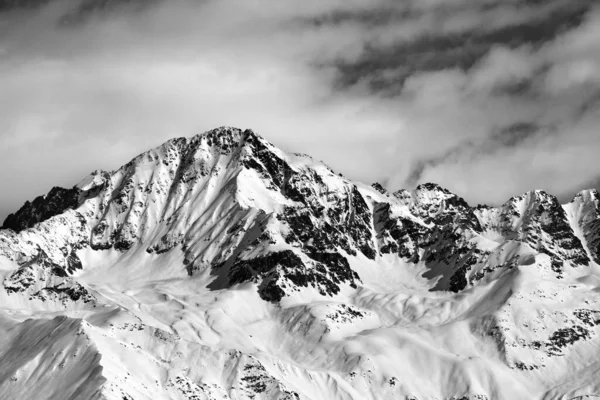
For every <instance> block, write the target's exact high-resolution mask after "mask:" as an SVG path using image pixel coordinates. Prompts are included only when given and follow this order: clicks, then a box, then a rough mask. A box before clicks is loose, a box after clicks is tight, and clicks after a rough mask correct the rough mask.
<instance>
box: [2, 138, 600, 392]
mask: <svg viewBox="0 0 600 400" xmlns="http://www.w3.org/2000/svg"><path fill="white" fill-rule="evenodd" d="M4 228H5V229H3V230H0V281H1V282H2V285H1V288H0V307H1V313H0V331H1V332H0V333H1V334H0V363H1V366H2V368H0V398H2V399H19V400H28V399H32V400H34V399H35V400H40V399H66V400H67V399H68V400H71V399H72V400H75V399H103V400H144V399H152V400H157V399H178V400H183V399H256V400H259V399H269V400H275V399H287V400H297V399H311V400H312V399H325V400H332V399H340V400H346V399H347V400H362V399H392V398H393V399H419V400H426V399H439V400H447V399H473V400H474V399H477V400H483V399H489V400H492V399H511V400H512V399H527V400H531V399H586V398H589V399H592V398H594V397H595V396H600V362H599V361H598V359H599V355H600V335H599V333H600V269H599V267H598V264H597V263H598V261H600V195H599V194H598V193H597V192H596V191H585V192H582V193H580V194H578V195H577V196H576V197H575V199H574V200H573V201H572V202H571V203H569V204H567V205H561V204H559V203H558V201H557V199H556V198H555V197H553V196H551V195H549V194H547V193H545V192H542V191H532V192H529V193H526V194H524V195H522V196H519V197H515V198H512V199H510V200H509V201H508V202H507V203H506V204H504V205H503V206H501V207H498V208H491V207H485V206H478V207H477V208H473V207H470V206H469V205H468V204H467V203H466V202H465V201H464V200H463V199H462V198H460V197H458V196H456V195H455V194H453V193H450V192H448V191H447V190H445V189H443V188H441V187H439V186H437V185H435V184H424V185H421V186H419V187H418V188H417V189H416V190H415V191H412V192H408V191H404V190H399V191H397V192H395V193H393V194H391V193H388V192H386V191H385V190H384V189H383V188H382V187H381V186H380V185H377V184H376V185H373V187H369V186H365V185H362V184H358V183H354V182H351V181H350V180H348V179H346V178H344V177H343V176H341V175H338V174H336V173H335V172H333V171H332V170H331V169H330V168H328V167H327V166H326V165H324V164H322V163H320V162H316V161H314V160H313V159H311V158H310V157H308V156H304V155H292V154H286V153H284V152H283V151H281V150H279V149H277V148H275V147H274V146H273V145H271V144H270V143H268V142H266V141H265V140H264V139H263V138H261V137H260V136H258V135H256V134H255V133H254V132H252V131H250V130H246V131H242V130H239V129H235V128H226V127H223V128H219V129H215V130H213V131H210V132H207V133H205V134H202V135H198V136H195V137H193V138H189V139H185V138H180V139H173V140H171V141H169V142H167V143H165V144H164V145H162V146H160V147H158V148H156V149H153V150H150V151H148V152H146V153H144V154H141V155H140V156H138V157H136V158H135V159H133V160H132V161H130V162H129V163H127V164H125V165H124V166H123V167H121V168H120V169H118V170H117V171H113V172H106V171H96V172H94V173H92V174H91V175H90V176H88V177H86V178H84V179H83V180H82V181H81V182H80V183H79V184H77V185H76V186H75V187H73V188H71V189H63V188H54V189H53V190H52V191H51V192H50V193H48V194H47V195H46V196H42V197H39V198H37V199H35V200H34V201H32V202H27V203H26V204H25V205H24V206H23V207H22V208H21V209H20V210H19V211H17V212H16V213H14V214H12V215H10V216H9V217H8V218H7V219H6V221H5V223H4Z"/></svg>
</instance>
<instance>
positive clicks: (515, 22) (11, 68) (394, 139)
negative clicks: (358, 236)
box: [0, 0, 600, 217]
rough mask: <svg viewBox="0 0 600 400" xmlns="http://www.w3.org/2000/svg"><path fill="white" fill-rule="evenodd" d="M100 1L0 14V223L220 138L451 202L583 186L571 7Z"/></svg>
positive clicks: (584, 20) (587, 151)
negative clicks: (65, 190)
mask: <svg viewBox="0 0 600 400" xmlns="http://www.w3.org/2000/svg"><path fill="white" fill-rule="evenodd" d="M94 1H95V2H96V3H97V2H98V0H94ZM100 3H104V2H102V1H100ZM109 3H110V4H111V5H110V6H108V5H106V4H105V5H104V6H103V7H91V6H87V7H83V11H82V8H81V7H79V6H78V4H80V3H79V2H78V1H76V0H55V1H53V2H49V3H48V4H47V5H45V6H44V5H43V6H40V7H39V8H35V9H21V10H14V11H10V12H3V13H0V87H2V91H1V92H0V104H2V105H3V107H2V109H0V135H1V136H2V143H3V146H2V148H0V160H2V166H3V168H1V169H0V183H1V184H2V186H3V187H4V188H7V189H6V190H5V191H4V192H3V198H2V200H3V202H2V207H0V217H1V216H2V214H4V215H5V214H6V213H8V212H10V211H13V210H14V209H15V208H17V207H18V206H19V205H20V204H21V203H22V202H23V201H24V200H25V199H30V198H32V197H34V196H36V195H38V194H40V193H43V192H46V191H47V190H48V189H49V188H50V187H51V186H53V185H62V186H70V185H72V184H74V183H75V182H77V181H78V180H79V179H80V178H81V177H83V176H84V175H85V174H86V173H87V172H88V171H91V170H94V169H96V168H103V169H112V168H116V167H118V166H119V165H121V164H123V163H125V162H127V161H128V160H129V159H130V158H131V157H133V156H135V155H136V154H137V153H139V152H142V151H145V150H146V149H148V148H151V147H153V146H156V145H159V144H160V143H162V142H163V141H165V140H168V139H170V138H172V137H176V136H191V135H193V134H195V133H199V132H202V131H205V130H208V129H211V128H214V127H217V126H220V125H234V126H240V127H243V128H253V129H254V130H255V131H257V132H258V133H260V134H262V135H264V136H265V137H266V138H267V139H269V140H271V141H273V142H274V143H275V144H277V145H279V146H281V147H283V148H284V149H286V150H290V151H299V152H306V153H309V154H311V155H313V156H315V157H316V158H318V159H322V160H324V161H325V162H327V163H328V164H330V165H331V166H332V167H333V168H334V169H335V170H337V171H340V172H342V173H344V174H345V175H348V176H350V177H352V178H354V179H359V180H363V181H366V182H370V181H375V180H378V181H384V182H388V185H389V186H390V188H391V189H397V188H399V187H405V186H411V185H414V184H416V183H417V181H424V180H431V181H436V182H438V183H440V184H442V185H445V186H447V187H449V188H450V189H452V190H455V191H457V192H458V193H459V194H461V195H463V196H465V197H466V198H467V200H469V201H481V202H491V203H497V202H500V201H502V200H503V199H504V198H507V197H510V196H511V195H513V194H515V193H519V192H522V191H524V190H528V189H532V188H534V187H538V186H539V185H542V186H543V185H548V186H550V187H551V189H553V190H554V192H555V193H559V194H560V193H566V192H568V191H572V190H575V189H578V188H579V186H580V185H582V184H584V183H588V182H591V181H592V180H593V176H594V174H593V173H592V172H591V171H590V170H591V168H590V166H591V165H592V164H591V161H590V160H591V157H592V156H591V154H593V151H594V150H596V151H597V150H598V143H597V141H594V140H595V139H594V134H593V132H594V131H593V129H592V127H593V126H594V124H595V123H596V119H597V117H598V115H597V109H598V104H597V99H598V98H599V97H598V93H600V92H597V91H596V88H597V82H598V81H597V76H598V75H597V72H598V59H597V57H596V56H595V55H597V54H600V52H599V51H597V46H598V45H597V44H596V41H594V40H593V39H594V37H597V30H596V29H597V28H596V27H597V26H600V24H598V21H599V20H598V16H597V15H598V13H597V11H595V10H594V9H592V8H590V4H591V2H590V1H582V0H579V1H577V0H574V1H566V0H560V1H559V0H550V1H545V2H529V1H526V2H523V1H516V0H505V1H501V2H497V1H494V2H482V3H478V4H477V5H474V4H473V3H472V2H468V1H463V0H453V1H451V2H448V1H443V2H441V1H425V2H424V1H407V2H392V1H388V0H318V1H317V0H307V1H302V2H298V1H292V0H277V1H275V0H256V1H254V2H248V1H246V0H220V1H217V0H203V1H188V0H179V1H160V0H158V1H155V2H152V4H151V5H150V6H144V7H141V8H140V7H138V5H139V2H135V1H128V2H125V3H126V4H124V5H123V4H121V3H119V2H112V3H111V2H108V3H107V4H109ZM90 4H91V2H90ZM98 4H99V3H98ZM115 4H116V5H115ZM74 10H75V11H74ZM74 12H75V14H73V13H74ZM65 15H69V16H71V17H69V19H67V20H65V17H64V16H65ZM72 15H77V16H78V18H73V17H72ZM65 21H67V22H68V23H67V22H65ZM595 35H596V36H595ZM591 50H594V52H592V51H591ZM594 99H596V100H594ZM348 160H352V161H351V162H349V161H348ZM553 160H554V161H556V160H560V161H561V164H562V168H563V169H564V171H567V172H565V173H563V172H561V171H562V170H560V171H558V170H557V168H558V167H557V166H556V165H555V164H553ZM578 161H580V162H585V163H588V162H589V163H590V164H586V166H587V169H586V168H583V167H581V168H580V167H579V165H576V163H577V162H578ZM553 176H554V177H555V181H552V178H551V177H553ZM493 182H495V183H493ZM8 188H10V189H8Z"/></svg>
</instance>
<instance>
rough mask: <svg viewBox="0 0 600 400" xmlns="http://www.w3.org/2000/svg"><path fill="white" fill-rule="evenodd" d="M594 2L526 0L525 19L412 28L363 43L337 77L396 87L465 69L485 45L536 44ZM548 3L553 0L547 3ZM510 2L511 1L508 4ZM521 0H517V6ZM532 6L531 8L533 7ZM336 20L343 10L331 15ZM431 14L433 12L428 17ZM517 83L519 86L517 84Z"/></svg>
mask: <svg viewBox="0 0 600 400" xmlns="http://www.w3.org/2000/svg"><path fill="white" fill-rule="evenodd" d="M592 4H593V2H592V1H590V0H579V1H572V2H560V3H556V2H528V3H525V6H528V8H529V10H528V11H529V13H530V17H529V18H528V19H525V20H521V21H519V20H517V21H512V20H509V21H506V22H505V25H500V26H494V25H491V26H490V27H488V26H481V25H479V24H477V23H472V22H467V21H465V25H464V29H461V26H460V25H459V26H457V27H454V28H453V29H451V30H450V31H445V30H444V29H441V31H439V32H436V31H435V29H432V30H426V31H424V32H422V33H420V32H417V33H416V34H415V35H416V37H409V38H408V39H405V38H402V37H400V38H398V41H396V42H392V43H386V44H384V45H381V44H380V43H378V42H376V41H375V42H374V43H367V44H366V46H365V48H364V50H363V52H362V54H361V55H360V57H359V58H358V59H356V60H349V61H348V60H342V61H340V62H339V63H338V65H337V68H338V71H339V76H338V82H339V84H341V85H342V86H352V85H355V84H357V83H359V82H367V83H368V84H369V85H370V86H371V87H372V88H373V89H374V90H383V91H389V89H390V88H394V89H396V90H400V89H401V88H402V85H403V84H404V82H405V81H406V79H407V78H408V77H410V76H411V75H413V74H415V73H417V72H424V71H425V72H427V71H441V70H445V69H452V68H459V69H462V70H469V69H470V68H472V67H473V66H474V65H475V64H476V63H477V62H478V61H479V60H481V59H482V58H483V57H484V56H485V55H486V54H487V53H488V52H489V50H490V48H492V47H494V46H497V45H503V46H506V47H509V48H516V47H519V46H522V45H524V44H529V45H534V46H539V45H541V44H543V43H545V42H548V41H551V40H553V39H554V38H556V37H557V35H559V34H561V33H563V32H565V31H566V30H568V29H570V28H573V27H576V26H578V25H579V24H581V22H582V21H583V19H584V17H585V15H586V13H587V12H588V11H589V9H590V7H591V5H592ZM549 5H552V6H551V7H549ZM509 6H510V7H512V4H509ZM523 6H524V5H523V4H521V7H523ZM505 7H507V5H506V4H503V2H501V1H500V2H495V3H493V5H492V4H488V5H486V4H483V5H481V4H476V5H474V6H473V5H472V4H469V5H459V6H456V7H446V6H443V5H441V6H440V8H439V9H434V10H432V11H430V12H429V13H428V12H425V11H418V12H416V11H413V12H411V11H409V10H402V11H399V10H396V11H395V12H394V11H390V10H386V9H384V10H381V11H380V12H381V14H379V13H368V14H366V15H360V14H359V15H352V16H345V18H346V20H355V21H360V22H362V23H366V24H372V23H398V22H401V21H405V20H407V19H410V18H419V17H420V16H422V15H426V16H427V17H429V18H431V15H435V14H436V12H437V14H439V15H438V19H439V23H440V26H443V24H444V21H446V20H451V19H452V18H453V17H456V16H457V14H458V15H460V14H463V13H466V12H468V16H470V17H471V18H473V19H474V20H475V21H476V20H477V18H479V17H480V14H492V15H493V14H495V13H501V11H503V10H504V8H505ZM532 11H535V12H532ZM336 17H337V18H336V19H334V21H336V20H337V23H340V22H341V21H344V16H340V15H338V16H336ZM433 19H434V20H435V19H436V18H433ZM516 89H521V88H520V87H519V88H516Z"/></svg>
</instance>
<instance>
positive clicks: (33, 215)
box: [2, 187, 79, 232]
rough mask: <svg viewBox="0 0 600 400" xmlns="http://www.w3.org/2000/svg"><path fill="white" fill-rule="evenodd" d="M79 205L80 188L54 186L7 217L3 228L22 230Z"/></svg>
mask: <svg viewBox="0 0 600 400" xmlns="http://www.w3.org/2000/svg"><path fill="white" fill-rule="evenodd" d="M78 205H79V190H78V189H77V188H72V189H64V188H60V187H54V188H52V190H50V192H49V193H48V194H47V195H45V196H39V197H36V199H35V200H33V201H32V202H29V201H28V202H26V203H25V205H23V207H21V208H20V209H19V211H17V212H16V213H14V214H10V215H9V216H8V217H6V220H4V224H3V225H2V229H12V230H13V231H15V232H21V231H22V230H23V229H27V228H31V227H33V226H34V225H35V224H37V223H39V222H43V221H46V220H47V219H49V218H51V217H54V216H55V215H59V214H62V213H63V212H65V211H66V210H69V209H73V208H76V207H77V206H78Z"/></svg>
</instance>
